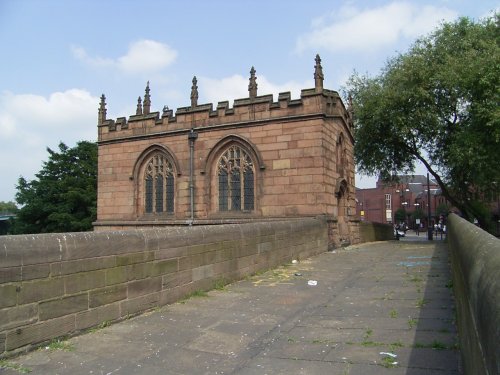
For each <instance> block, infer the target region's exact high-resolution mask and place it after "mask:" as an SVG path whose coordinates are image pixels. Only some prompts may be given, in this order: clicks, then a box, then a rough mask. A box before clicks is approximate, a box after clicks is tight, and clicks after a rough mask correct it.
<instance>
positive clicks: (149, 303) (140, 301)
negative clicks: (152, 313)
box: [120, 292, 160, 317]
mask: <svg viewBox="0 0 500 375" xmlns="http://www.w3.org/2000/svg"><path fill="white" fill-rule="evenodd" d="M159 302H160V293H159V292H157V293H151V294H147V295H145V296H140V297H137V298H133V299H128V300H126V301H123V302H121V303H120V313H121V316H122V317H125V316H127V315H129V314H136V313H138V312H140V311H146V310H149V309H152V308H153V307H156V306H158V305H159Z"/></svg>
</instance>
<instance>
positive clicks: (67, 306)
mask: <svg viewBox="0 0 500 375" xmlns="http://www.w3.org/2000/svg"><path fill="white" fill-rule="evenodd" d="M88 308H89V296H88V294H87V293H84V294H79V295H76V296H69V297H64V298H60V299H56V300H53V301H47V302H42V303H40V305H39V308H38V309H39V312H38V314H39V317H40V320H47V319H52V318H57V317H60V316H65V315H69V314H72V313H75V312H78V311H83V310H87V309H88Z"/></svg>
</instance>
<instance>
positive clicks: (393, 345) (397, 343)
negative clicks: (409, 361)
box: [389, 341, 404, 352]
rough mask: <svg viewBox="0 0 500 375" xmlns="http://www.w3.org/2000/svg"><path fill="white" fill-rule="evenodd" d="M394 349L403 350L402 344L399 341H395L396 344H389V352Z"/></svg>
mask: <svg viewBox="0 0 500 375" xmlns="http://www.w3.org/2000/svg"><path fill="white" fill-rule="evenodd" d="M396 348H404V344H403V343H402V342H401V341H396V342H393V343H392V344H389V350H390V351H391V352H393V351H394V350H396Z"/></svg>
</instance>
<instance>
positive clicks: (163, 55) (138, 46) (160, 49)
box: [71, 40, 177, 74]
mask: <svg viewBox="0 0 500 375" xmlns="http://www.w3.org/2000/svg"><path fill="white" fill-rule="evenodd" d="M71 51H72V53H73V56H74V57H75V58H76V59H77V60H80V61H82V62H83V63H85V64H87V65H90V66H92V67H97V68H116V69H118V70H120V71H122V72H124V73H129V74H134V73H151V72H158V71H160V70H162V69H164V68H166V67H167V66H169V65H170V64H172V63H173V62H174V61H175V59H176V58H177V51H176V50H174V49H173V48H172V47H170V46H169V45H167V44H164V43H160V42H156V41H154V40H139V41H136V42H133V43H131V44H130V45H129V48H128V51H127V53H126V54H125V55H124V56H121V57H118V58H116V59H112V58H102V57H99V56H96V57H91V56H89V55H88V53H87V51H86V50H85V49H84V48H83V47H79V46H71Z"/></svg>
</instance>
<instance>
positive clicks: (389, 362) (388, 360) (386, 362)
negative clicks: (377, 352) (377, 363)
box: [381, 356, 398, 368]
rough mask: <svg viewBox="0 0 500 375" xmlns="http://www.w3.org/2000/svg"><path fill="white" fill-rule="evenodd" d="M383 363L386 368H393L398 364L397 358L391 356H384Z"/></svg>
mask: <svg viewBox="0 0 500 375" xmlns="http://www.w3.org/2000/svg"><path fill="white" fill-rule="evenodd" d="M381 365H382V366H384V367H385V368H392V367H397V366H398V364H397V362H396V360H395V359H394V358H392V357H390V356H387V357H384V358H382V361H381Z"/></svg>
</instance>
